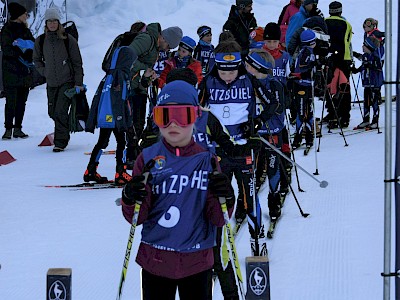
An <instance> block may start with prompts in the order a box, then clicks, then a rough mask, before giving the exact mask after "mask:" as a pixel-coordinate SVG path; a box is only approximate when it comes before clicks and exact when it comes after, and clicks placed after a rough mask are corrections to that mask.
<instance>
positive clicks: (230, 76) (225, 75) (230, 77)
mask: <svg viewBox="0 0 400 300" xmlns="http://www.w3.org/2000/svg"><path fill="white" fill-rule="evenodd" d="M238 74H239V71H238V70H233V71H222V70H218V75H219V77H220V78H221V79H222V80H223V81H225V83H226V84H229V83H231V82H233V81H234V80H235V79H236V78H237V76H238Z"/></svg>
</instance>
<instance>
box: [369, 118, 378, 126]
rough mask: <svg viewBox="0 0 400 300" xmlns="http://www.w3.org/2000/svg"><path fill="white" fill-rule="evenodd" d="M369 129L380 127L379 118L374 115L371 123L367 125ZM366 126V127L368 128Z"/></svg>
mask: <svg viewBox="0 0 400 300" xmlns="http://www.w3.org/2000/svg"><path fill="white" fill-rule="evenodd" d="M367 128H368V129H378V118H376V117H373V118H372V122H371V124H369V125H368V126H367ZM367 128H366V129H367Z"/></svg>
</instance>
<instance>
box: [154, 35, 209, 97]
mask: <svg viewBox="0 0 400 300" xmlns="http://www.w3.org/2000/svg"><path fill="white" fill-rule="evenodd" d="M195 47H196V42H195V41H194V40H193V39H192V38H190V37H188V36H184V37H183V38H182V40H181V42H180V43H179V48H178V51H177V52H176V53H175V55H173V56H172V57H171V58H169V59H168V60H167V61H166V62H165V68H164V70H163V71H162V73H161V75H160V78H159V79H158V87H159V88H160V89H162V88H163V87H164V85H165V84H166V79H167V75H168V73H169V72H170V71H171V70H173V69H183V68H189V69H191V70H192V71H193V72H194V73H195V74H196V76H197V83H200V82H201V80H202V79H203V74H202V68H201V63H200V62H199V61H198V60H195V59H194V58H193V57H192V53H193V50H194V48H195Z"/></svg>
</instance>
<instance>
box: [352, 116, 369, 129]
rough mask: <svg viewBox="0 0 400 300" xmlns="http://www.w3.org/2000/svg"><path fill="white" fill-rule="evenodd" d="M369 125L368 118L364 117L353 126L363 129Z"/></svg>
mask: <svg viewBox="0 0 400 300" xmlns="http://www.w3.org/2000/svg"><path fill="white" fill-rule="evenodd" d="M368 126H369V119H364V120H363V121H362V122H361V123H360V124H358V125H357V126H356V127H354V130H357V129H365V128H367V127H368Z"/></svg>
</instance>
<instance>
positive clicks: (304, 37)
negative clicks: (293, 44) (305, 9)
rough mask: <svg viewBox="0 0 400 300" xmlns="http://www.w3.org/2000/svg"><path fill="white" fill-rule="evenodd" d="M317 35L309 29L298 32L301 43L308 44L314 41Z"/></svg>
mask: <svg viewBox="0 0 400 300" xmlns="http://www.w3.org/2000/svg"><path fill="white" fill-rule="evenodd" d="M316 38H317V36H316V35H315V32H314V31H312V30H311V29H306V30H304V31H303V32H302V33H301V34H300V40H301V43H302V44H303V45H307V46H310V45H312V44H313V43H315V39H316Z"/></svg>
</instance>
